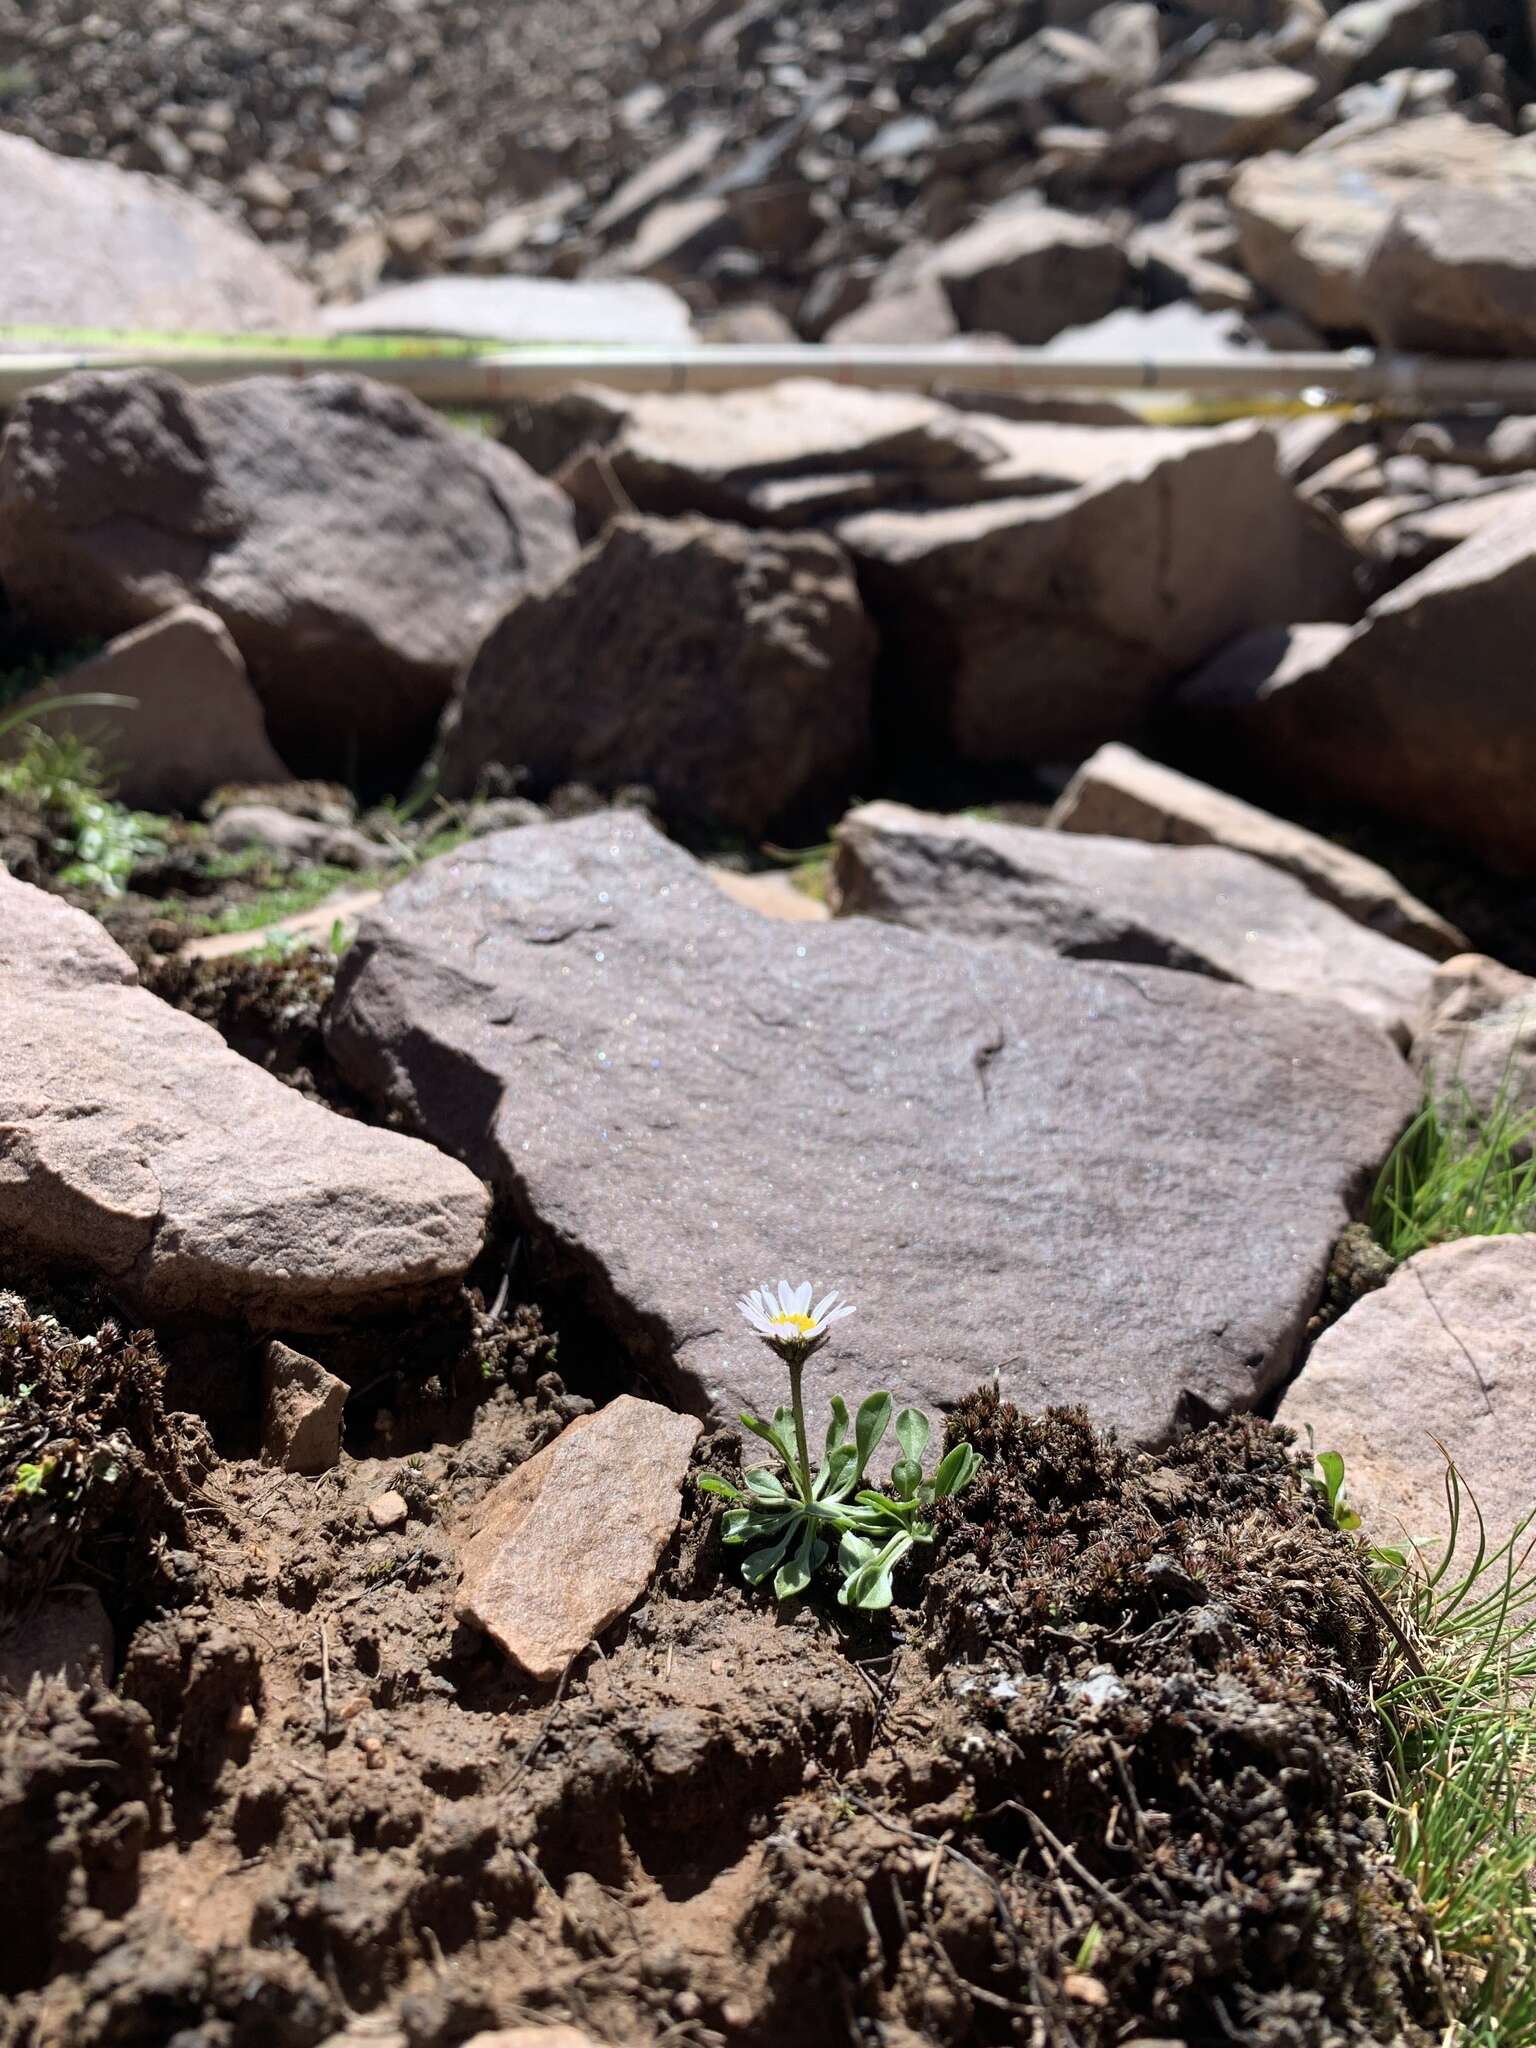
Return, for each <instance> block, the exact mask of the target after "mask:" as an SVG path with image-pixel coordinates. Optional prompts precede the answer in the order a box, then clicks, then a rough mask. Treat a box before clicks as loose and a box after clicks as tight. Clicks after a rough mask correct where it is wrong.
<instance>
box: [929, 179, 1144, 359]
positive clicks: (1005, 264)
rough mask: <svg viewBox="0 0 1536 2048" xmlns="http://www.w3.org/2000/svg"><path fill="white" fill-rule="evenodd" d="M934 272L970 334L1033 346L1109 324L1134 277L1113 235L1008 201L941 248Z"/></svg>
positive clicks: (1071, 217) (1074, 218)
mask: <svg viewBox="0 0 1536 2048" xmlns="http://www.w3.org/2000/svg"><path fill="white" fill-rule="evenodd" d="M931 266H932V274H933V275H934V276H935V277H936V278H937V279H938V280H939V282H940V283H941V284H942V285H943V287H944V289H945V291H946V292H947V293H948V294H949V302H950V304H951V306H953V308H954V312H955V318H956V319H957V320H958V321H959V323H960V326H961V328H962V329H963V330H966V331H969V332H971V333H980V334H1004V335H1006V336H1007V337H1008V339H1009V340H1010V341H1017V342H1025V343H1038V342H1043V341H1049V340H1050V339H1051V337H1052V335H1054V334H1059V333H1060V332H1061V330H1062V329H1063V328H1064V327H1079V326H1082V325H1083V324H1084V323H1086V322H1087V321H1090V320H1098V319H1101V318H1102V317H1103V315H1104V314H1106V313H1108V312H1110V311H1111V310H1112V309H1113V307H1114V306H1115V304H1116V303H1117V301H1118V300H1119V298H1120V296H1121V294H1122V293H1123V292H1124V290H1125V287H1126V283H1127V280H1128V278H1129V275H1130V266H1129V264H1128V262H1127V259H1126V255H1125V251H1124V250H1123V249H1122V248H1121V246H1120V244H1119V242H1118V241H1116V239H1115V237H1114V236H1113V235H1112V234H1111V233H1110V231H1109V229H1108V228H1106V227H1102V226H1101V225H1100V224H1099V223H1098V222H1097V221H1093V220H1086V219H1084V218H1083V217H1082V216H1081V215H1080V214H1075V213H1064V212H1062V211H1061V210H1060V209H1059V208H1058V207H1054V206H1042V205H1040V204H1038V203H1037V202H1034V201H1026V202H1022V203H1021V202H1019V201H1017V200H1006V201H1003V202H1002V203H1000V204H999V205H997V206H995V207H993V208H992V209H991V210H990V211H989V212H987V213H984V214H983V215H982V216H981V218H980V219H979V220H976V221H973V222H972V224H971V225H970V226H969V227H968V228H964V229H962V230H961V232H960V233H959V234H957V235H953V236H951V237H950V239H949V240H948V241H946V242H941V243H940V244H939V246H938V248H937V249H936V250H935V251H934V253H933V257H932V259H931Z"/></svg>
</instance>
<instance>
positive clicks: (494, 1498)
mask: <svg viewBox="0 0 1536 2048" xmlns="http://www.w3.org/2000/svg"><path fill="white" fill-rule="evenodd" d="M702 1427H703V1425H702V1424H701V1423H700V1422H699V1421H698V1420H697V1419H696V1417H694V1416H692V1415H678V1414H675V1413H674V1412H673V1411H672V1410H671V1409H670V1408H663V1407H661V1406H660V1405H659V1404H657V1403H656V1402H654V1401H637V1400H635V1398H634V1397H633V1396H632V1395H630V1394H621V1395H620V1396H619V1398H618V1399H617V1400H616V1401H611V1402H609V1404H608V1406H607V1407H606V1408H600V1409H599V1410H598V1411H597V1413H596V1414H595V1415H583V1416H579V1417H578V1418H577V1420H576V1421H575V1422H573V1423H571V1424H570V1425H569V1426H568V1427H567V1428H566V1429H564V1430H563V1431H562V1432H561V1434H560V1435H559V1436H558V1437H556V1439H555V1441H554V1442H553V1443H552V1444H548V1445H546V1446H545V1448H544V1449H543V1450H542V1451H540V1452H538V1454H537V1455H536V1456H534V1457H532V1458H530V1459H529V1460H528V1462H527V1463H526V1464H525V1465H519V1466H518V1468H517V1470H516V1471H515V1472H513V1473H511V1474H509V1476H508V1477H507V1478H506V1479H504V1480H503V1481H502V1482H501V1484H500V1485H499V1486H498V1487H496V1488H495V1489H494V1491H493V1492H492V1493H490V1494H489V1495H488V1496H487V1498H486V1499H485V1500H484V1501H483V1502H482V1503H481V1504H480V1507H479V1509H478V1510H477V1511H476V1513H475V1515H474V1516H473V1517H472V1519H471V1521H470V1522H469V1524H468V1525H467V1527H466V1529H465V1531H464V1533H463V1538H462V1540H461V1544H460V1552H459V1556H460V1564H461V1567H462V1571H463V1580H462V1584H461V1586H460V1589H459V1612H460V1614H462V1615H463V1616H464V1618H465V1620H467V1621H471V1622H473V1623H474V1625H475V1626H476V1627H477V1628H481V1629H484V1630H485V1632H486V1634H487V1635H489V1636H493V1637H494V1638H495V1640H496V1641H497V1642H498V1643H499V1644H500V1645H501V1647H502V1649H504V1650H505V1651H506V1653H507V1655H508V1656H509V1657H511V1658H513V1659H514V1661H515V1662H516V1663H518V1664H520V1665H521V1666H522V1668H523V1670H524V1671H526V1672H527V1673H528V1674H529V1676H530V1677H531V1678H535V1679H538V1680H540V1681H541V1682H547V1681H548V1680H550V1679H555V1678H558V1677H559V1676H560V1674H561V1673H562V1672H563V1671H564V1670H565V1669H566V1667H567V1665H568V1664H569V1663H570V1662H571V1659H572V1658H573V1657H577V1656H579V1655H580V1654H581V1652H582V1651H583V1650H584V1649H585V1648H586V1647H587V1645H588V1643H590V1642H591V1641H592V1639H593V1637H594V1636H599V1635H601V1634H602V1632H603V1630H604V1629H605V1628H607V1626H608V1624H609V1623H610V1622H611V1621H614V1620H616V1619H617V1618H618V1616H619V1615H621V1614H622V1613H623V1612H624V1611H625V1609H626V1608H628V1607H632V1606H633V1605H634V1603H635V1601H636V1600H638V1599H639V1597H640V1595H641V1594H642V1593H643V1592H644V1591H645V1589H646V1587H647V1586H648V1585H649V1584H650V1582H651V1574H652V1573H653V1572H654V1571H655V1569H656V1565H657V1562H658V1560H659V1559H660V1557H661V1553H662V1551H663V1550H665V1548H666V1546H667V1543H668V1540H669V1539H670V1537H671V1535H672V1531H673V1530H674V1529H675V1528H676V1527H677V1518H678V1513H679V1509H680V1506H681V1499H682V1486H683V1480H684V1477H685V1476H686V1474H687V1471H688V1461H689V1458H690V1456H691V1454H692V1451H693V1446H694V1444H695V1442H696V1441H697V1440H698V1436H699V1431H700V1429H701V1428H702Z"/></svg>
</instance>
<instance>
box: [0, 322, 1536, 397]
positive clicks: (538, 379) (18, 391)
mask: <svg viewBox="0 0 1536 2048" xmlns="http://www.w3.org/2000/svg"><path fill="white" fill-rule="evenodd" d="M104 369H105V370H110V369H135V370H148V369H154V370H166V371H169V372H171V373H172V374H173V375H175V376H177V377H179V378H181V379H182V380H183V382H185V383H188V384H223V383H227V382H229V381H231V380H232V379H234V378H238V377H255V376H287V377H315V376H322V375H333V374H335V373H337V372H338V371H339V372H344V373H347V374H351V375H357V376H366V377H371V378H374V379H375V380H376V381H378V382H381V383H386V384H393V385H397V386H400V387H401V388H403V389H405V390H407V391H411V392H414V394H415V395H416V396H417V397H418V398H421V399H423V400H425V401H426V403H428V404H429V405H461V406H477V405H478V406H500V405H506V404H510V403H513V402H515V401H516V400H518V399H522V398H544V397H549V396H551V395H552V394H554V393H557V392H560V391H565V390H569V389H570V387H571V386H572V385H573V384H599V385H604V386H606V387H608V388H609V389H611V390H618V391H664V392H667V391H670V392H679V391H701V392H702V391H716V392H718V391H737V390H744V389H748V388H751V387H754V386H760V385H764V384H774V383H778V382H780V381H782V380H783V379H784V378H786V377H815V378H820V379H822V380H824V381H826V382H830V383H835V384H852V385H860V386H864V387H866V388H887V389H901V390H927V389H932V388H933V387H935V386H944V387H947V388H949V389H951V390H956V389H968V390H975V391H1010V390H1011V391H1038V392H1048V391H1081V392H1118V393H1137V392H1142V393H1145V392H1153V391H1162V392H1184V393H1189V394H1191V395H1193V396H1196V397H1199V398H1203V399H1232V400H1242V399H1249V398H1251V399H1296V400H1301V401H1305V400H1307V399H1309V398H1311V397H1312V396H1314V395H1315V396H1316V397H1318V398H1319V399H1322V398H1327V399H1331V400H1333V401H1335V402H1348V403H1354V404H1384V405H1388V406H1392V407H1395V408H1397V409H1399V410H1404V411H1412V410H1434V409H1437V408H1440V407H1452V408H1454V407H1464V406H1477V405H1492V406H1503V407H1505V408H1510V407H1516V408H1523V409H1527V410H1532V411H1536V361H1531V360H1523V361H1519V360H1499V361H1482V360H1477V359H1473V358H1466V359H1459V358H1454V357H1444V356H1416V355H1393V354H1372V353H1371V352H1370V351H1368V350H1363V349H1361V350H1348V351H1345V352H1342V353H1338V354H1332V353H1326V354H1325V353H1315V354H1293V355H1264V354H1261V353H1259V352H1258V351H1255V352H1254V353H1253V354H1252V355H1251V356H1233V357H1222V358H1218V359H1216V360H1214V361H1212V360H1210V359H1209V358H1203V357H1182V356H1169V357H1158V358H1149V359H1148V360H1146V361H1141V362H1135V361H1125V360H1107V359H1099V360H1095V359H1092V358H1085V359H1084V360H1082V361H1077V360H1073V359H1071V358H1067V357H1062V356H1058V355H1052V354H1050V353H1049V352H1047V351H1045V350H1042V349H1027V348H1008V349H985V350H984V349H963V350H962V349H954V350H949V349H943V348H900V347H888V348H873V347H867V348H821V347H815V346H795V347H775V348H752V347H704V346H700V347H695V348H681V349H679V348H629V349H614V348H590V347H588V348H565V347H548V348H545V347H537V348H532V347H530V348H520V349H508V350H506V351H505V352H503V353H498V354H494V355H483V354H480V355H465V356H462V357H455V356H441V355H437V356H427V355H411V354H405V353H402V354H400V355H390V354H387V353H380V354H379V355H377V356H368V357H366V358H361V359H360V358H358V357H355V356H353V357H347V358H339V357H337V356H336V355H328V354H327V353H326V352H325V350H324V348H323V346H319V345H317V347H316V349H315V350H314V352H313V353H312V354H307V353H304V352H303V351H302V348H298V349H296V348H295V347H294V346H293V345H291V344H289V345H287V346H285V347H284V348H283V350H282V351H281V352H276V351H273V352H271V353H264V352H263V351H262V348H261V344H260V340H259V339H253V340H252V342H251V344H250V346H249V348H245V347H241V348H239V349H232V350H224V349H219V350H206V351H203V350H195V349H186V350H178V349H175V348H167V349H163V350H152V351H135V352H133V353H132V354H128V353H123V354H112V353H89V354H82V353H74V352H50V353H33V354H25V355H22V354H18V355H3V354H0V406H6V405H12V404H14V403H15V402H16V401H17V400H18V399H19V398H21V397H23V396H25V394H26V393H27V392H29V391H33V390H36V389H37V388H38V387H39V386H40V385H43V384H49V383H53V382H55V381H56V380H57V379H58V378H60V377H63V376H67V375H68V374H69V373H70V372H71V371H74V370H104Z"/></svg>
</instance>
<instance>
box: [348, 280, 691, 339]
mask: <svg viewBox="0 0 1536 2048" xmlns="http://www.w3.org/2000/svg"><path fill="white" fill-rule="evenodd" d="M325 325H326V327H327V329H328V331H329V332H330V333H332V334H436V335H449V336H458V335H468V336H470V337H471V338H472V339H477V340H481V341H505V342H509V343H517V342H530V341H531V342H555V341H564V342H570V343H573V344H584V345H587V346H590V347H602V346H606V345H608V344H612V343H624V344H626V345H628V346H630V347H636V346H641V345H645V346H649V347H652V348H683V347H686V346H687V344H688V343H689V342H691V341H692V340H693V338H694V334H693V321H692V319H691V318H690V316H689V312H688V308H687V305H686V304H685V303H684V301H683V300H682V299H680V298H679V297H678V295H677V293H676V292H674V291H671V290H669V288H668V287H667V286H666V285H663V284H657V283H655V282H654V281H653V280H651V279H648V278H613V279H600V278H579V279H575V280H571V281H567V280H566V279H564V278H557V277H424V278H418V279H417V280H416V281H415V282H414V283H411V284H400V285H390V286H388V287H387V288H386V289H385V290H383V291H378V292H371V293H370V294H369V295H368V297H367V298H365V299H362V300H360V301H359V302H358V303H357V304H356V305H352V306H338V307H333V308H332V309H331V310H330V311H328V312H327V314H326V317H325Z"/></svg>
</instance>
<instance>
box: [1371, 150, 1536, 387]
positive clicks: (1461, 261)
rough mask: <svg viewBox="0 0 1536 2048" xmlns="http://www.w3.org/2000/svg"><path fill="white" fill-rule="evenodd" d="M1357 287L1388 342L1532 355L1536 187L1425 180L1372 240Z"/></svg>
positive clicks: (1375, 329) (1378, 333)
mask: <svg viewBox="0 0 1536 2048" xmlns="http://www.w3.org/2000/svg"><path fill="white" fill-rule="evenodd" d="M1356 288H1357V290H1358V292H1359V295H1360V303H1361V305H1362V307H1363V308H1364V311H1365V318H1366V324H1367V326H1368V327H1369V328H1370V330H1371V333H1372V334H1373V335H1374V336H1375V337H1376V339H1377V341H1378V342H1380V343H1381V345H1382V346H1383V347H1384V348H1402V349H1422V350H1425V351H1426V352H1428V353H1430V354H1440V355H1464V356H1467V355H1470V356H1529V355H1530V354H1532V353H1533V351H1536V191H1533V190H1532V188H1531V186H1530V185H1529V184H1525V185H1523V186H1515V187H1512V188H1511V190H1509V191H1508V192H1480V191H1459V190H1457V189H1456V187H1454V186H1440V185H1431V186H1427V187H1426V188H1425V189H1424V190H1422V191H1420V192H1416V193H1414V194H1413V195H1412V196H1411V197H1409V198H1406V199H1404V200H1403V202H1402V204H1401V205H1399V206H1398V207H1397V208H1396V210H1395V211H1394V212H1393V214H1392V215H1391V217H1390V218H1389V220H1388V221H1387V223H1386V225H1385V227H1383V229H1382V231H1381V233H1380V234H1379V235H1378V236H1377V238H1376V240H1375V241H1374V242H1373V243H1372V244H1371V247H1370V249H1369V251H1368V252H1367V254H1366V257H1365V260H1364V265H1363V267H1362V269H1361V272H1360V276H1359V280H1358V284H1357V287H1356Z"/></svg>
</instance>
